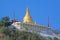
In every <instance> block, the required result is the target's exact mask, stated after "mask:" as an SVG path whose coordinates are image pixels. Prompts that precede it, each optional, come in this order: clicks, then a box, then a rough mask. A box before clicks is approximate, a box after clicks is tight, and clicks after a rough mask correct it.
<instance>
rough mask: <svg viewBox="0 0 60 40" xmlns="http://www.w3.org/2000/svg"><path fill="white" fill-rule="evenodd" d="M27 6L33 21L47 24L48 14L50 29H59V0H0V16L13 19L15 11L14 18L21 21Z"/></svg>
mask: <svg viewBox="0 0 60 40" xmlns="http://www.w3.org/2000/svg"><path fill="white" fill-rule="evenodd" d="M27 7H28V8H29V9H30V15H31V16H32V18H33V21H34V22H35V21H36V22H37V23H38V24H42V25H45V26H47V25H48V16H49V17H50V26H51V27H52V29H56V30H60V0H0V18H1V17H4V16H9V17H10V18H11V19H13V18H14V17H13V13H14V11H15V16H16V19H18V20H19V21H22V20H23V17H24V15H25V13H26V8H27Z"/></svg>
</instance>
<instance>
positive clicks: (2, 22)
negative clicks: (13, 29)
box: [0, 16, 10, 27]
mask: <svg viewBox="0 0 60 40" xmlns="http://www.w3.org/2000/svg"><path fill="white" fill-rule="evenodd" d="M9 20H10V18H9V17H8V16H6V17H2V18H1V19H0V26H4V27H6V26H8V25H9Z"/></svg>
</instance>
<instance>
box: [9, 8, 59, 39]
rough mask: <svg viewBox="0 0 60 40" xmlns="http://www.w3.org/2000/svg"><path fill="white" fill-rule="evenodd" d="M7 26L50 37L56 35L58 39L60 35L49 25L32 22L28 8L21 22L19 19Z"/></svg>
mask: <svg viewBox="0 0 60 40" xmlns="http://www.w3.org/2000/svg"><path fill="white" fill-rule="evenodd" d="M9 28H12V29H13V28H16V29H18V30H20V31H26V30H28V32H32V33H37V34H40V35H42V36H45V37H52V38H53V37H57V38H58V39H60V36H58V35H57V34H55V33H54V32H53V31H52V29H51V27H48V26H44V25H40V24H37V23H35V22H33V20H32V17H31V16H30V13H29V9H28V8H27V9H26V15H25V16H24V18H23V22H19V21H17V22H13V23H12V24H11V26H10V27H9Z"/></svg>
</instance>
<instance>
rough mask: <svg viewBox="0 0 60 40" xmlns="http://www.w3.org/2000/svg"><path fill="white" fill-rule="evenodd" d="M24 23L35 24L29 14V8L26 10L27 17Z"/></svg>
mask: <svg viewBox="0 0 60 40" xmlns="http://www.w3.org/2000/svg"><path fill="white" fill-rule="evenodd" d="M23 23H33V22H32V18H31V16H30V14H29V8H27V9H26V15H25V16H24V19H23Z"/></svg>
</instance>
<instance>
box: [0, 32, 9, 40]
mask: <svg viewBox="0 0 60 40" xmlns="http://www.w3.org/2000/svg"><path fill="white" fill-rule="evenodd" d="M0 40H9V36H6V35H5V34H3V33H1V32H0Z"/></svg>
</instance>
